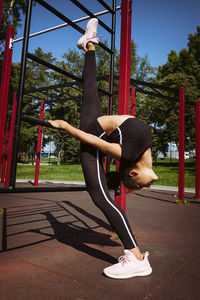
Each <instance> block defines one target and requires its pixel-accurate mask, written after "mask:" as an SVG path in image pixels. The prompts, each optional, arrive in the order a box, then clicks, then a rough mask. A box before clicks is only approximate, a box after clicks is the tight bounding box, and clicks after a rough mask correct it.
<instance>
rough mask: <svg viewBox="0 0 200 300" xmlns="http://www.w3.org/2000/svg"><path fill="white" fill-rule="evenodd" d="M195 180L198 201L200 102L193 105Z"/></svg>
mask: <svg viewBox="0 0 200 300" xmlns="http://www.w3.org/2000/svg"><path fill="white" fill-rule="evenodd" d="M195 147H196V178H195V198H196V199H200V101H198V102H196V103H195Z"/></svg>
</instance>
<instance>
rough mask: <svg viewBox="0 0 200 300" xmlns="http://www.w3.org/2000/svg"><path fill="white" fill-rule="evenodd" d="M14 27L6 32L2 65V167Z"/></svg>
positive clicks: (0, 152)
mask: <svg viewBox="0 0 200 300" xmlns="http://www.w3.org/2000/svg"><path fill="white" fill-rule="evenodd" d="M14 31H15V30H14V28H13V27H11V26H9V27H8V29H7V32H6V43H5V51H4V59H3V66H2V75H1V86H0V120H1V122H0V168H1V161H2V160H1V158H2V154H3V140H4V133H5V123H6V113H7V105H8V90H9V83H10V72H11V63H12V48H11V47H10V45H11V43H10V42H11V39H13V38H14Z"/></svg>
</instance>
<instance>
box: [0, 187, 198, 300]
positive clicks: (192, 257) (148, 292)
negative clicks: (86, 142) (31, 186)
mask: <svg viewBox="0 0 200 300" xmlns="http://www.w3.org/2000/svg"><path fill="white" fill-rule="evenodd" d="M175 194H176V192H171V191H163V190H143V191H140V192H136V193H135V194H128V195H127V215H128V218H129V220H130V223H131V225H132V228H133V229H134V232H135V235H136V237H137V241H138V243H139V245H140V247H141V249H142V250H143V251H146V250H148V251H149V252H150V262H151V265H152V268H153V273H152V275H150V276H147V277H141V278H132V279H128V280H113V279H109V278H106V277H105V276H104V275H103V274H102V270H103V268H104V267H106V266H108V265H110V264H112V263H115V262H116V259H117V258H118V257H119V256H120V255H122V250H123V248H122V246H121V244H120V241H119V240H118V239H116V238H115V236H114V235H113V234H112V231H110V227H109V225H108V223H107V222H106V220H105V218H104V216H103V215H102V213H101V212H99V210H98V209H97V208H96V207H95V206H94V205H93V204H92V202H91V200H90V198H89V196H88V194H87V192H59V193H58V192H54V193H26V194H0V208H4V214H1V216H0V230H1V233H2V245H1V246H2V252H1V253H0V299H1V300H24V299H26V300H38V299H42V300H43V299H44V300H45V299H48V300H51V299H52V300H54V299H56V300H57V299H59V300H63V299H66V300H112V299H115V300H140V299H141V300H142V299H160V300H165V299H166V300H168V299H170V300H174V299H175V300H181V299H184V300H185V299H187V300H190V299H192V300H193V299H194V300H197V299H200V284H199V281H200V272H199V270H200V255H199V246H200V234H199V231H200V202H198V201H195V199H194V198H193V197H194V194H190V193H187V194H186V199H187V200H188V204H187V205H181V206H180V205H177V204H175V197H174V195H175Z"/></svg>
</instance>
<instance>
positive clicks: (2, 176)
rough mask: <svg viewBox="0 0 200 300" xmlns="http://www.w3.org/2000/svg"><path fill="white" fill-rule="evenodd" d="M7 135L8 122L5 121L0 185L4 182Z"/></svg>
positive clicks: (8, 129)
mask: <svg viewBox="0 0 200 300" xmlns="http://www.w3.org/2000/svg"><path fill="white" fill-rule="evenodd" d="M9 133H10V128H9V121H7V122H6V134H5V140H4V147H3V160H2V161H3V163H2V169H1V183H4V181H5V171H6V165H7V150H8V141H9Z"/></svg>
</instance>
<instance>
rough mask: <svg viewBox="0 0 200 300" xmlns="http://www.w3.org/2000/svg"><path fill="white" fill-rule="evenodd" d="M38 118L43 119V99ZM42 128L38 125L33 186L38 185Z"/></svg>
mask: <svg viewBox="0 0 200 300" xmlns="http://www.w3.org/2000/svg"><path fill="white" fill-rule="evenodd" d="M40 120H42V121H43V120H44V101H41V104H40ZM42 130H43V126H42V125H39V127H38V142H37V158H36V166H35V179H34V186H38V178H39V171H40V154H41V146H42Z"/></svg>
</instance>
